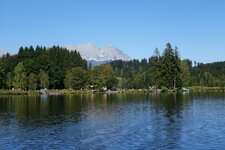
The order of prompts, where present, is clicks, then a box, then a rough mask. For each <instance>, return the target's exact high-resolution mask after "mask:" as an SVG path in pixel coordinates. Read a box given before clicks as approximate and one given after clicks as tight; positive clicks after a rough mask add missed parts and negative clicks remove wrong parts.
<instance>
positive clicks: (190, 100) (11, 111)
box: [0, 93, 225, 149]
mask: <svg viewBox="0 0 225 150" xmlns="http://www.w3.org/2000/svg"><path fill="white" fill-rule="evenodd" d="M134 148H135V149H224V148H225V95H224V94H222V93H214V94H212V93H202V94H186V95H182V94H179V95H174V94H164V95H163V94H162V95H151V94H148V95H125V94H115V95H77V96H75V95H71V96H45V95H44V96H38V97H35V96H31V97H27V96H0V149H134Z"/></svg>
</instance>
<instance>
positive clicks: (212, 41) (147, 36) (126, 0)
mask: <svg viewBox="0 0 225 150" xmlns="http://www.w3.org/2000/svg"><path fill="white" fill-rule="evenodd" d="M168 42H170V43H171V44H172V45H173V46H177V47H178V49H179V52H180V55H181V58H182V59H186V58H188V59H191V60H193V61H194V60H196V61H197V62H203V63H208V62H214V61H225V1H224V0H0V49H1V50H4V51H8V52H11V53H16V52H17V51H18V49H19V47H21V46H30V45H33V46H36V45H43V46H47V47H50V46H52V45H60V46H64V45H79V44H84V43H93V44H96V45H97V46H98V47H104V46H106V45H109V44H113V45H114V46H116V47H117V48H119V49H121V50H123V51H124V52H125V53H127V54H128V55H129V56H130V57H131V58H135V59H141V58H148V57H150V56H151V55H152V54H153V51H154V49H155V48H156V47H157V48H158V49H159V50H160V52H161V53H162V52H163V50H164V48H165V45H166V43H168Z"/></svg>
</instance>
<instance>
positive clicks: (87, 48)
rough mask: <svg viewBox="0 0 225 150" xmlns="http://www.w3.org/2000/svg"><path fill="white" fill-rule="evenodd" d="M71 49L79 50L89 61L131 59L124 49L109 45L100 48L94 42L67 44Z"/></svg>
mask: <svg viewBox="0 0 225 150" xmlns="http://www.w3.org/2000/svg"><path fill="white" fill-rule="evenodd" d="M65 47H66V48H67V49H69V50H77V51H79V52H80V54H81V56H82V57H83V58H84V59H86V60H88V61H91V60H93V61H113V60H119V59H121V60H131V58H130V57H129V56H128V55H127V54H125V53H124V52H123V51H122V50H120V49H118V48H116V47H114V46H113V45H108V46H106V47H103V48H99V47H97V46H96V45H94V44H91V43H88V44H81V45H78V46H71V45H70V46H65Z"/></svg>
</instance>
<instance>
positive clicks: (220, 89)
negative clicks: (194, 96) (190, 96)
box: [188, 86, 225, 92]
mask: <svg viewBox="0 0 225 150" xmlns="http://www.w3.org/2000/svg"><path fill="white" fill-rule="evenodd" d="M188 89H189V90H190V91H191V92H225V88H224V87H203V86H191V87H188Z"/></svg>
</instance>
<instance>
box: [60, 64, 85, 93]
mask: <svg viewBox="0 0 225 150" xmlns="http://www.w3.org/2000/svg"><path fill="white" fill-rule="evenodd" d="M86 75H87V71H86V70H85V69H83V68H82V67H75V68H72V69H71V70H69V71H68V72H67V73H66V77H65V80H64V83H65V87H66V88H68V89H76V90H79V89H82V88H84V87H85V83H86Z"/></svg>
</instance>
